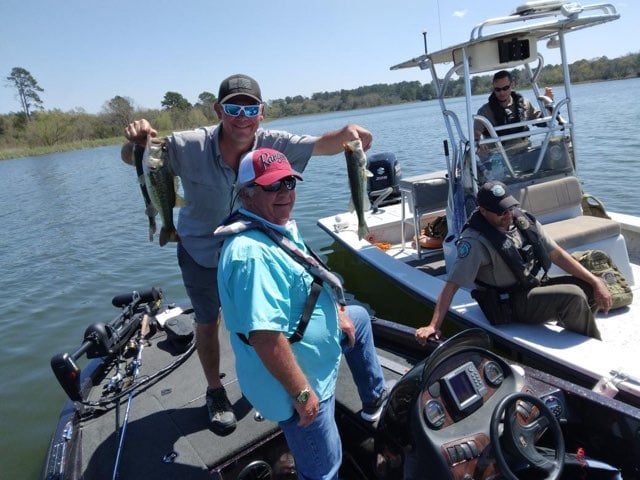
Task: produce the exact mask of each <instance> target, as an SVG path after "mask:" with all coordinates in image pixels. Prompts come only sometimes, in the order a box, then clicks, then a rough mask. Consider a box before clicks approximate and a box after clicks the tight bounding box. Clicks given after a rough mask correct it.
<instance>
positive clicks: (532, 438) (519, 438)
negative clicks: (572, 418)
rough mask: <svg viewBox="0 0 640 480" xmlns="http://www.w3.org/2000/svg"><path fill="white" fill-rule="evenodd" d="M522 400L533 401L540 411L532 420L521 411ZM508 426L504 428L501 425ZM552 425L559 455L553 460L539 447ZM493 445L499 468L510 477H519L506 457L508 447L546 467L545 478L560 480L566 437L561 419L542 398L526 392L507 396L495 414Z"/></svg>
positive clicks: (530, 402) (516, 454) (515, 478)
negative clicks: (538, 444) (519, 405)
mask: <svg viewBox="0 0 640 480" xmlns="http://www.w3.org/2000/svg"><path fill="white" fill-rule="evenodd" d="M519 401H523V402H527V403H529V404H532V405H533V406H535V407H536V408H537V409H538V412H539V414H538V415H537V416H536V417H535V418H534V419H532V420H531V421H529V420H528V419H524V420H523V417H522V415H519V414H518V412H517V404H518V402H519ZM503 416H504V419H503ZM501 424H504V429H503V431H502V432H500V425H501ZM548 428H549V429H550V431H551V434H552V437H553V447H554V450H555V456H554V458H553V460H551V459H550V458H548V457H545V456H543V455H542V454H541V453H540V451H539V450H538V449H537V448H536V445H535V444H536V441H537V440H539V438H540V437H541V436H542V434H543V433H544V432H545V430H547V429H548ZM490 432H491V446H492V447H493V453H494V455H495V458H496V462H497V463H498V468H499V470H500V472H501V473H502V475H504V477H506V478H508V479H509V480H518V477H516V475H515V474H514V473H513V470H512V469H511V467H510V466H509V463H508V462H507V460H506V458H505V450H508V451H509V452H510V453H513V454H515V456H516V457H520V459H522V460H525V461H526V462H528V463H529V464H531V465H532V466H533V467H535V468H536V469H539V470H541V471H544V472H545V473H546V476H544V477H540V478H545V479H551V480H556V479H558V478H559V477H560V474H561V473H562V469H563V467H564V454H565V447H564V438H563V436H562V430H561V429H560V424H559V423H558V420H557V419H556V417H555V416H554V415H553V413H552V412H551V410H549V407H547V406H546V405H545V404H544V402H543V401H542V400H540V399H539V398H537V397H534V396H533V395H530V394H528V393H523V392H516V393H512V394H511V395H508V396H506V397H505V398H503V399H502V400H501V401H500V403H499V404H498V406H497V407H496V408H495V410H494V411H493V413H492V414H491V426H490Z"/></svg>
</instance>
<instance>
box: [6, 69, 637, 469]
mask: <svg viewBox="0 0 640 480" xmlns="http://www.w3.org/2000/svg"><path fill="white" fill-rule="evenodd" d="M637 98H640V79H632V80H624V81H616V82H606V83H598V84H587V85H577V86H574V113H575V115H576V118H577V123H578V125H579V128H578V130H577V139H578V142H577V148H578V154H579V155H580V158H581V163H580V164H579V174H580V176H581V179H582V181H583V182H584V186H585V190H586V191H588V192H589V193H591V194H594V195H596V196H597V197H599V198H600V199H601V200H602V201H604V203H605V204H606V206H607V208H608V209H610V210H615V211H623V212H626V213H629V214H634V215H638V214H640V208H639V202H640V193H639V191H640V173H639V166H640V165H639V161H638V151H639V150H640V136H639V134H638V125H640V105H639V104H638V102H637V101H636V99H637ZM483 100H484V99H483V97H478V98H477V103H478V106H479V105H480V104H481V103H482V102H483ZM463 106H464V104H463V102H462V100H459V99H456V100H453V101H452V107H451V108H453V109H454V110H456V109H460V110H461V109H462V108H463ZM596 114H597V116H596ZM352 122H353V123H359V124H361V125H363V126H365V127H366V128H368V129H369V130H371V132H373V134H374V146H373V148H372V150H371V151H372V152H373V153H375V152H383V151H390V152H394V153H395V154H396V156H397V158H398V160H399V162H400V164H401V168H402V172H403V175H405V176H410V175H415V174H418V173H422V172H424V171H428V170H439V169H442V168H444V165H445V162H444V155H443V152H442V140H443V139H444V135H445V131H444V127H443V122H442V119H441V115H440V112H439V107H438V104H437V103H436V102H423V103H415V104H409V105H402V106H391V107H380V108H375V109H368V110H359V111H355V112H341V113H332V114H324V115H313V116H308V117H300V118H294V119H286V120H278V121H274V122H271V123H270V124H269V125H268V126H269V128H277V129H282V130H288V131H291V132H295V133H309V134H318V133H322V132H324V131H327V130H330V129H335V128H339V127H341V126H343V125H344V124H346V123H352ZM119 150H120V149H119V146H113V147H103V148H96V149H90V150H82V151H76V152H69V153H63V154H57V155H49V156H45V157H37V158H24V159H18V160H9V161H4V162H0V205H1V208H0V225H1V226H2V235H0V259H1V260H0V265H1V277H0V285H1V286H2V289H1V292H2V295H1V296H0V312H2V316H1V317H0V338H1V339H2V340H1V341H0V372H1V375H0V378H1V379H2V389H0V425H1V427H0V428H1V429H2V436H1V437H0V451H1V452H2V458H3V461H2V463H0V478H2V479H5V478H6V479H13V478H25V479H26V478H29V479H30V478H37V476H38V473H39V472H40V467H41V464H42V461H43V458H44V455H45V452H46V448H47V445H48V442H49V437H50V435H51V433H52V431H53V428H54V427H55V423H56V420H57V416H58V413H59V411H60V409H61V407H62V406H63V404H64V402H65V398H66V397H65V395H64V393H63V392H62V389H61V388H60V386H59V385H58V384H57V382H56V380H55V378H54V376H53V374H52V372H51V369H50V367H49V360H50V358H51V356H52V355H54V354H56V353H59V352H63V351H73V350H74V349H75V348H77V347H78V346H79V345H80V342H81V340H82V335H83V332H84V329H85V328H86V326H88V325H89V324H91V323H93V322H96V321H108V320H110V319H111V318H112V317H113V316H114V315H116V314H117V311H116V310H115V309H114V308H113V307H111V305H110V300H111V297H112V296H113V295H115V294H118V293H122V292H125V291H129V290H131V289H133V288H138V289H139V288H145V287H150V286H152V285H158V286H161V287H162V288H163V290H164V292H165V295H166V296H167V297H168V298H169V299H170V300H173V301H178V302H179V301H182V300H184V299H185V298H186V295H185V293H184V289H183V287H182V283H181V279H180V273H179V269H178V266H177V262H176V259H175V246H174V245H168V246H165V247H162V248H160V247H159V246H158V245H157V240H156V243H154V244H150V243H149V241H148V238H147V226H146V217H145V216H144V207H143V202H142V197H141V195H140V191H139V188H138V185H137V182H136V178H135V172H134V169H133V168H131V167H130V166H128V165H125V164H124V163H122V162H121V161H120V160H119ZM348 199H349V193H348V186H347V179H346V173H345V168H344V157H343V156H342V155H336V156H333V157H319V158H314V159H313V160H312V161H311V162H310V164H309V167H308V168H307V170H306V171H305V181H304V182H303V183H301V184H300V187H299V190H298V200H297V205H296V209H295V211H294V217H295V218H296V219H297V220H298V222H299V224H300V226H301V228H302V231H303V233H304V235H305V237H306V239H307V241H308V242H309V243H310V244H311V245H312V246H313V247H315V248H316V249H319V250H322V251H323V252H324V253H325V254H326V255H328V257H329V261H330V263H331V264H332V265H333V266H334V268H336V265H337V266H339V267H342V268H351V269H357V268H360V267H359V266H358V265H357V264H356V263H355V262H353V261H350V260H349V259H347V258H345V256H344V253H340V252H339V251H338V250H337V249H336V248H335V246H333V245H332V244H331V241H330V239H329V237H328V236H327V235H326V234H324V233H323V232H322V231H321V230H320V229H319V228H318V227H316V225H315V222H316V219H317V218H318V217H323V216H327V215H331V214H333V213H336V212H340V211H344V210H346V208H347V204H348ZM338 270H339V268H338ZM364 274H366V273H364ZM347 288H349V285H348V284H347ZM382 290H384V292H383V291H382ZM357 294H358V297H359V298H360V299H361V300H363V301H365V302H367V303H369V304H370V305H371V306H372V307H373V308H374V309H376V311H382V312H384V315H382V316H386V317H388V318H392V319H394V320H402V319H404V318H409V317H411V318H421V316H422V315H423V312H422V311H421V310H420V307H419V306H417V304H415V303H411V301H409V300H408V299H406V298H402V297H401V296H399V295H398V294H397V292H395V291H393V290H389V289H386V288H381V287H380V286H379V285H371V287H370V288H369V289H365V290H364V291H358V292H357ZM381 299H382V300H381Z"/></svg>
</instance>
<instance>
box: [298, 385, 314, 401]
mask: <svg viewBox="0 0 640 480" xmlns="http://www.w3.org/2000/svg"><path fill="white" fill-rule="evenodd" d="M310 396H311V390H310V389H309V387H306V388H304V389H302V390H300V393H299V394H298V395H297V396H296V402H297V403H307V400H309V397H310Z"/></svg>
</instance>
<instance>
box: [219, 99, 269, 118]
mask: <svg viewBox="0 0 640 480" xmlns="http://www.w3.org/2000/svg"><path fill="white" fill-rule="evenodd" d="M222 110H223V111H224V113H226V114H227V115H229V116H231V117H237V116H239V115H240V113H244V116H245V117H248V118H250V117H255V116H256V115H258V114H259V113H260V111H261V110H262V105H234V104H233V103H223V104H222Z"/></svg>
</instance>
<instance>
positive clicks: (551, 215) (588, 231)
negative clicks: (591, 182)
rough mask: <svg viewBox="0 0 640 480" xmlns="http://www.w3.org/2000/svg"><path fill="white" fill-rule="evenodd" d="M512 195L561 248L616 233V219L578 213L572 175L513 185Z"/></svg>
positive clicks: (579, 198) (579, 193) (579, 191)
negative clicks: (546, 180)
mask: <svg viewBox="0 0 640 480" xmlns="http://www.w3.org/2000/svg"><path fill="white" fill-rule="evenodd" d="M512 195H513V196H514V197H516V198H517V199H518V200H519V201H520V206H521V208H522V209H524V210H526V211H528V212H530V213H532V214H533V215H534V216H535V217H536V218H537V219H538V221H539V222H540V223H542V224H543V225H544V226H545V231H546V232H547V233H548V234H549V236H550V237H551V238H553V239H554V240H555V241H556V242H558V244H559V245H561V246H562V247H563V248H564V249H565V250H570V249H573V248H576V247H580V246H581V245H586V244H591V243H595V242H599V241H601V240H604V239H607V238H610V237H617V236H618V235H620V224H619V223H618V222H615V221H613V220H610V219H608V218H600V217H592V216H588V215H583V214H582V206H581V201H582V188H581V186H580V182H579V181H578V179H577V178H576V177H574V176H568V177H563V178H558V179H555V180H551V181H548V182H542V183H536V184H533V185H527V186H524V187H521V188H519V189H513V192H512Z"/></svg>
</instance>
